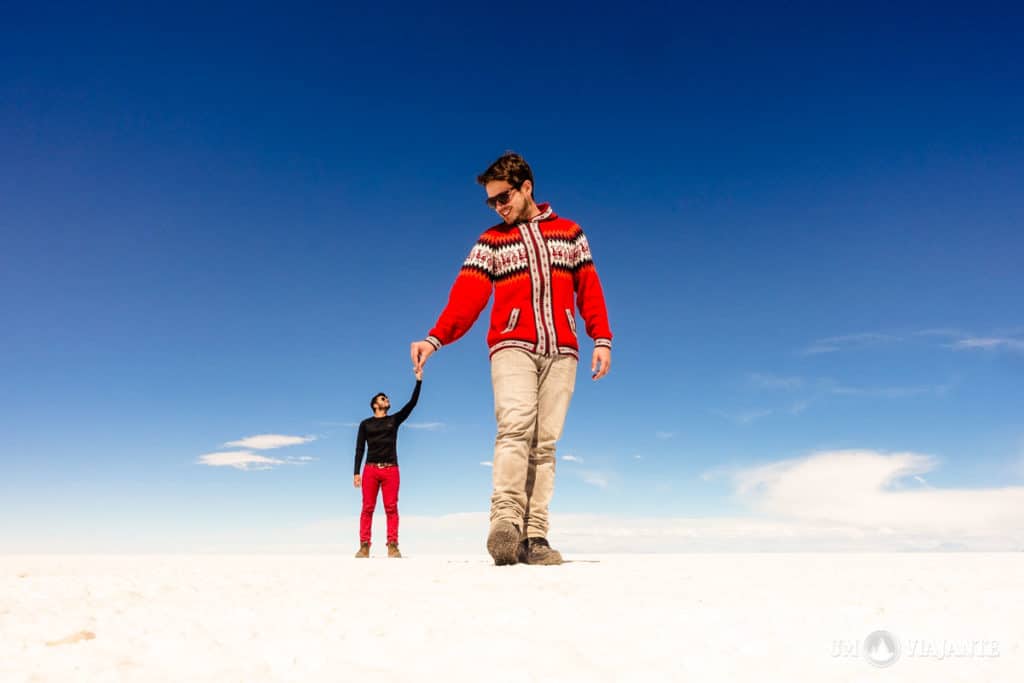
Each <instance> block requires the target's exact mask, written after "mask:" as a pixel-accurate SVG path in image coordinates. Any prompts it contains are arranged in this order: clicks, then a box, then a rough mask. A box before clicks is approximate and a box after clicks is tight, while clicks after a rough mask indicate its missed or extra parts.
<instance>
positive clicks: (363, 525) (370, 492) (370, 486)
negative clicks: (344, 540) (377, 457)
mask: <svg viewBox="0 0 1024 683" xmlns="http://www.w3.org/2000/svg"><path fill="white" fill-rule="evenodd" d="M378 472H380V470H379V469H378V468H376V467H374V466H372V465H367V466H366V467H364V468H363V511H362V514H360V515H359V542H360V543H369V542H370V536H371V534H372V532H373V509H374V508H375V507H377V492H378V491H379V490H380V476H379V475H378Z"/></svg>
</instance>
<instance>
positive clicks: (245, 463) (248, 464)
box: [196, 451, 317, 470]
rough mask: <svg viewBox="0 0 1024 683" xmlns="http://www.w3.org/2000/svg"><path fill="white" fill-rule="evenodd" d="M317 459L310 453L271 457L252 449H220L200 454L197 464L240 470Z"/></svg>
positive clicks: (302, 463)
mask: <svg viewBox="0 0 1024 683" xmlns="http://www.w3.org/2000/svg"><path fill="white" fill-rule="evenodd" d="M316 460H317V459H316V458H314V457H312V456H310V455H302V456H298V457H293V456H288V457H285V458H270V457H267V456H265V455H258V454H256V453H253V452H251V451H219V452H217V453H207V454H206V455H201V456H199V458H198V459H197V460H196V464H198V465H208V466H210V467H234V468H235V469H238V470H269V469H273V468H274V467H276V466H278V465H308V464H309V463H311V462H315V461H316Z"/></svg>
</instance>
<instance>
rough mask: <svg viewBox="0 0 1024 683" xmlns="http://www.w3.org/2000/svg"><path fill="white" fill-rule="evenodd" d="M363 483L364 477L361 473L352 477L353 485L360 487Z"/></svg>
mask: <svg viewBox="0 0 1024 683" xmlns="http://www.w3.org/2000/svg"><path fill="white" fill-rule="evenodd" d="M362 485H363V477H362V476H361V475H359V474H357V475H355V476H354V477H352V486H354V487H356V488H359V487H360V486H362Z"/></svg>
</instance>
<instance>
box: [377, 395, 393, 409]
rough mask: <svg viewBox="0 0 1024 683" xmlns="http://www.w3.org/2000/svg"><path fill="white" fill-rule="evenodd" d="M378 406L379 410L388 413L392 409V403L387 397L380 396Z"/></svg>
mask: <svg viewBox="0 0 1024 683" xmlns="http://www.w3.org/2000/svg"><path fill="white" fill-rule="evenodd" d="M376 405H377V408H378V409H379V410H383V411H384V412H387V411H388V410H389V409H390V408H391V401H390V399H388V397H387V396H378V397H377V404H376Z"/></svg>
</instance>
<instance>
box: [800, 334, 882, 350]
mask: <svg viewBox="0 0 1024 683" xmlns="http://www.w3.org/2000/svg"><path fill="white" fill-rule="evenodd" d="M894 341H900V338H899V337H895V336H893V335H891V334H882V333H880V332H862V333H859V334H846V335H842V336H839V337H826V338H824V339H818V340H816V341H814V342H812V343H811V344H810V346H808V347H807V348H805V349H804V350H803V351H802V352H801V353H802V354H803V355H805V356H812V355H816V354H821V353H834V352H836V351H842V350H845V349H850V348H861V347H864V346H874V345H877V344H884V343H888V342H894Z"/></svg>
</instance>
